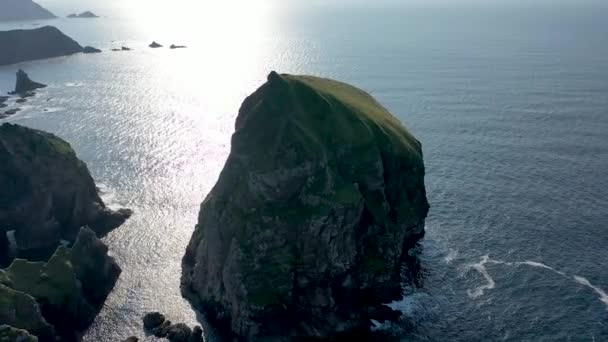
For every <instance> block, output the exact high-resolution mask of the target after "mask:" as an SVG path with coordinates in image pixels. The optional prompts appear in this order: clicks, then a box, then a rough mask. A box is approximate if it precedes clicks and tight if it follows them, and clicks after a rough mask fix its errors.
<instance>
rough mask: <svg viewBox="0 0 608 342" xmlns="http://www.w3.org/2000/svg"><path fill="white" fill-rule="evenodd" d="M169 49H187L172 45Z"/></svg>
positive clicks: (184, 46) (183, 46)
mask: <svg viewBox="0 0 608 342" xmlns="http://www.w3.org/2000/svg"><path fill="white" fill-rule="evenodd" d="M169 48H170V49H185V48H187V46H186V45H174V44H171V46H170V47H169Z"/></svg>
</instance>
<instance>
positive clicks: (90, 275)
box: [0, 228, 121, 341]
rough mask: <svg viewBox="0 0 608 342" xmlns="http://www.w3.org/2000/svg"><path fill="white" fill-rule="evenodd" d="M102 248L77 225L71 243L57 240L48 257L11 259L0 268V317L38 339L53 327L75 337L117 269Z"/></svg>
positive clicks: (51, 337)
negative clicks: (43, 260)
mask: <svg viewBox="0 0 608 342" xmlns="http://www.w3.org/2000/svg"><path fill="white" fill-rule="evenodd" d="M107 251H108V249H107V246H106V245H104V244H103V243H102V242H101V241H99V240H98V239H97V237H96V236H95V233H94V232H93V231H91V230H90V229H88V228H82V229H81V231H80V233H79V234H78V238H77V239H76V242H75V243H74V245H73V246H72V248H67V247H63V246H60V247H59V248H57V250H56V251H55V253H54V254H53V256H52V257H51V258H50V259H49V260H48V262H30V261H27V260H23V259H15V260H14V261H13V263H12V264H11V265H10V266H9V267H8V268H6V269H5V270H0V302H1V303H2V305H1V306H0V322H2V323H4V324H8V325H10V326H12V327H15V328H19V329H26V330H27V331H29V332H30V333H31V334H34V335H36V336H38V337H39V338H40V339H41V341H53V340H54V336H55V331H56V332H57V334H58V335H60V336H61V341H76V340H78V335H79V334H78V332H80V331H83V330H84V329H86V327H87V326H88V325H89V324H90V323H91V322H92V321H93V319H94V318H95V315H96V314H97V312H98V310H99V309H100V308H101V306H102V305H103V302H104V301H105V299H106V297H107V296H108V294H109V293H110V292H111V290H112V288H113V287H114V284H115V283H116V281H117V279H118V276H119V275H120V273H121V270H120V267H119V266H118V265H117V264H116V262H115V260H114V259H113V258H112V257H110V256H108V255H107ZM47 322H48V323H47ZM51 325H52V326H51Z"/></svg>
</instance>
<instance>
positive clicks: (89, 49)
mask: <svg viewBox="0 0 608 342" xmlns="http://www.w3.org/2000/svg"><path fill="white" fill-rule="evenodd" d="M82 52H83V53H87V54H89V53H100V52H101V50H99V49H97V48H94V47H92V46H85V47H84V49H83V50H82Z"/></svg>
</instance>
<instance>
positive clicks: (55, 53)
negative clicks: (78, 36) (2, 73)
mask: <svg viewBox="0 0 608 342" xmlns="http://www.w3.org/2000/svg"><path fill="white" fill-rule="evenodd" d="M0 46H1V47H2V48H1V49H0V65H7V64H14V63H20V62H25V61H33V60H38V59H45V58H53V57H60V56H68V55H73V54H75V53H79V52H82V46H80V45H79V44H78V43H77V42H76V41H74V40H73V39H72V38H70V37H68V36H66V35H65V34H63V33H62V32H61V31H59V30H58V29H57V28H55V27H52V26H44V27H40V28H34V29H29V30H12V31H0Z"/></svg>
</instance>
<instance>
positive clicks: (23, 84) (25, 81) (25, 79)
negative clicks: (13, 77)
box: [10, 69, 46, 94]
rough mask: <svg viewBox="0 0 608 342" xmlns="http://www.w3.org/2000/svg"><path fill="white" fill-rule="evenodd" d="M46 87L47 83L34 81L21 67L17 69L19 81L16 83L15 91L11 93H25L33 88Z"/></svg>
mask: <svg viewBox="0 0 608 342" xmlns="http://www.w3.org/2000/svg"><path fill="white" fill-rule="evenodd" d="M45 87H46V84H42V83H38V82H34V81H32V80H31V79H30V77H29V76H28V75H27V73H26V72H25V71H23V70H21V69H19V70H18V71H17V82H16V83H15V91H13V92H11V93H10V94H25V93H27V92H30V91H32V90H35V89H39V88H45Z"/></svg>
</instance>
